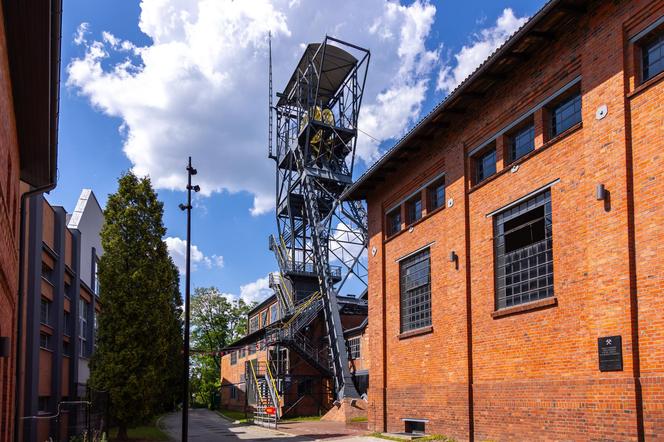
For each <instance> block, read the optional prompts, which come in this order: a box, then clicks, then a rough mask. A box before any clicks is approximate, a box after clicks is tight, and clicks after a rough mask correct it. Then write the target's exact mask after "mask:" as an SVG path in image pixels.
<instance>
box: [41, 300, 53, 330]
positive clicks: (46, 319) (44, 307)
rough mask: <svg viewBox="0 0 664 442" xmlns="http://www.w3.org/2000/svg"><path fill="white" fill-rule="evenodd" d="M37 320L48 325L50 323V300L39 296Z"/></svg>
mask: <svg viewBox="0 0 664 442" xmlns="http://www.w3.org/2000/svg"><path fill="white" fill-rule="evenodd" d="M39 322H41V323H42V324H46V325H49V324H50V323H51V301H49V300H48V299H44V298H41V307H40V310H39Z"/></svg>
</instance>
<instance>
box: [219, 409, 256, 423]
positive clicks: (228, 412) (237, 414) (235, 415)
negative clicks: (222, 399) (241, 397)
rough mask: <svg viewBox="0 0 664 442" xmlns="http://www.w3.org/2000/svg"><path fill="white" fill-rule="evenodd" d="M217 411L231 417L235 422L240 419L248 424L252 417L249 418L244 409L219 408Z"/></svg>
mask: <svg viewBox="0 0 664 442" xmlns="http://www.w3.org/2000/svg"><path fill="white" fill-rule="evenodd" d="M217 413H219V415H221V416H222V417H225V418H226V419H229V420H231V421H233V422H235V421H238V422H240V423H241V424H246V423H247V422H249V421H250V420H251V419H249V418H247V415H245V414H244V411H236V410H217Z"/></svg>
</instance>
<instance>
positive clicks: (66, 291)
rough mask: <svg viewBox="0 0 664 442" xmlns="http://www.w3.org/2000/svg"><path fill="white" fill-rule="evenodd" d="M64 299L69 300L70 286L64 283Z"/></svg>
mask: <svg viewBox="0 0 664 442" xmlns="http://www.w3.org/2000/svg"><path fill="white" fill-rule="evenodd" d="M65 298H67V299H71V284H69V283H68V282H65Z"/></svg>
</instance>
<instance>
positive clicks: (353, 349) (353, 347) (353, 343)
mask: <svg viewBox="0 0 664 442" xmlns="http://www.w3.org/2000/svg"><path fill="white" fill-rule="evenodd" d="M346 344H347V345H348V358H349V359H360V346H361V337H360V336H356V337H354V338H350V339H348V341H347V342H346Z"/></svg>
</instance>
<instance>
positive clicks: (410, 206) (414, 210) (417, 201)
mask: <svg viewBox="0 0 664 442" xmlns="http://www.w3.org/2000/svg"><path fill="white" fill-rule="evenodd" d="M421 218H422V195H421V194H420V193H419V192H418V194H417V196H415V197H413V198H411V199H410V200H408V201H407V202H406V219H407V221H406V223H407V224H408V225H410V224H413V223H414V222H416V221H417V220H419V219H421Z"/></svg>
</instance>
